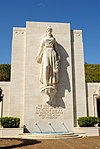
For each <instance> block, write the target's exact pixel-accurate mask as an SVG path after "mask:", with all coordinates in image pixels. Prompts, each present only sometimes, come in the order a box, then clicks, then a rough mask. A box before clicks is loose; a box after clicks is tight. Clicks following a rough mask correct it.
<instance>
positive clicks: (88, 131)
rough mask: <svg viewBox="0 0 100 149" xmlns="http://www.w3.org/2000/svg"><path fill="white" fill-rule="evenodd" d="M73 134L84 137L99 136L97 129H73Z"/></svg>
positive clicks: (98, 129)
mask: <svg viewBox="0 0 100 149" xmlns="http://www.w3.org/2000/svg"><path fill="white" fill-rule="evenodd" d="M74 133H77V134H83V135H86V136H100V128H99V127H74Z"/></svg>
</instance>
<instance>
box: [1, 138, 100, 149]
mask: <svg viewBox="0 0 100 149" xmlns="http://www.w3.org/2000/svg"><path fill="white" fill-rule="evenodd" d="M19 148H20V149H100V137H85V138H77V139H63V140H59V139H58V140H57V139H56V140H55V139H54V140H51V139H50V140H26V139H23V140H21V139H0V149H19Z"/></svg>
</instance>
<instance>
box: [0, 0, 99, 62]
mask: <svg viewBox="0 0 100 149" xmlns="http://www.w3.org/2000/svg"><path fill="white" fill-rule="evenodd" d="M26 21H38V22H39V21H40V22H65V23H71V29H81V30H82V31H83V44H84V61H85V63H88V64H100V0H0V64H10V63H11V48H12V30H13V27H25V25H26Z"/></svg>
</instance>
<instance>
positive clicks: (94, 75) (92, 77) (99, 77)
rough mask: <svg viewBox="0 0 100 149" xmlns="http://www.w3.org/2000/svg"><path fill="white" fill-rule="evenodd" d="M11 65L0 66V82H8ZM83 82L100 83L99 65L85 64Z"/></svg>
mask: <svg viewBox="0 0 100 149" xmlns="http://www.w3.org/2000/svg"><path fill="white" fill-rule="evenodd" d="M10 73H11V65H10V64H1V65H0V81H10ZM85 81H86V82H100V64H85Z"/></svg>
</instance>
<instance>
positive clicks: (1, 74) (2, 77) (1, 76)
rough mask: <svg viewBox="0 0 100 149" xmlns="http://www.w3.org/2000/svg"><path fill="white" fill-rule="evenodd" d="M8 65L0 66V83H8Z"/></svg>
mask: <svg viewBox="0 0 100 149" xmlns="http://www.w3.org/2000/svg"><path fill="white" fill-rule="evenodd" d="M10 72H11V65H10V64H0V81H10Z"/></svg>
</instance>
